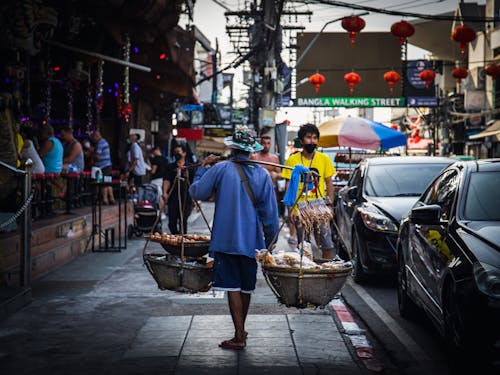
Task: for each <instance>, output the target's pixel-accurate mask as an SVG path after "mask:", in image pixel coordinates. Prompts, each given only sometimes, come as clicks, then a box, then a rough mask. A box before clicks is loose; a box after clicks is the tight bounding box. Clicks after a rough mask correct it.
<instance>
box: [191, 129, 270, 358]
mask: <svg viewBox="0 0 500 375" xmlns="http://www.w3.org/2000/svg"><path fill="white" fill-rule="evenodd" d="M224 143H225V144H226V145H227V146H229V147H230V148H231V149H232V159H231V160H226V161H222V162H219V163H217V164H214V165H211V164H213V163H214V162H215V161H216V160H217V157H215V156H213V155H210V156H208V157H207V158H205V159H204V160H203V161H202V163H201V164H202V166H201V167H200V168H199V169H198V172H197V174H196V176H195V178H194V182H193V184H192V185H191V187H190V189H189V192H190V193H191V196H192V197H193V199H201V200H207V199H208V198H210V197H211V196H212V195H213V194H215V214H214V224H213V230H212V240H211V244H210V255H211V256H212V257H214V268H213V278H212V281H213V284H212V286H213V289H214V290H223V291H227V294H228V303H229V310H230V311H231V317H232V319H233V324H234V329H235V335H234V337H233V338H231V339H229V340H225V341H222V342H221V343H220V344H219V346H220V347H222V348H225V349H235V350H238V349H243V348H245V346H246V337H247V332H246V331H245V320H246V316H247V313H248V308H249V305H250V296H251V294H252V293H253V292H254V290H255V284H256V279H257V262H256V260H255V255H256V250H261V249H264V248H269V247H270V246H271V243H272V241H273V240H274V239H275V237H276V234H277V232H278V229H279V221H278V208H277V204H276V198H275V195H274V189H273V184H272V181H271V178H270V176H269V173H267V171H266V170H265V169H264V168H262V167H261V166H259V165H257V164H255V163H250V154H251V153H253V152H255V151H260V150H261V149H262V146H261V145H260V144H259V143H258V142H256V141H255V137H254V136H253V134H251V133H250V132H249V131H248V130H247V129H246V128H242V129H237V130H236V131H235V132H234V134H233V136H230V137H227V138H226V139H225V141H224ZM233 160H234V161H233ZM247 161H248V162H247Z"/></svg>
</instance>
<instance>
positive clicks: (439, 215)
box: [397, 159, 500, 359]
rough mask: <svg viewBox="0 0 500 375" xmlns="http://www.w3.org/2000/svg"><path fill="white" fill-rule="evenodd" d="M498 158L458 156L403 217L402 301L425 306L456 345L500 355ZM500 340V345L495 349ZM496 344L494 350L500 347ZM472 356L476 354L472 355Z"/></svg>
mask: <svg viewBox="0 0 500 375" xmlns="http://www.w3.org/2000/svg"><path fill="white" fill-rule="evenodd" d="M499 186H500V159H496V160H481V161H467V162H456V163H455V164H453V165H451V166H449V167H448V168H447V169H445V170H444V171H443V172H442V173H440V174H439V176H438V177H437V178H436V179H435V180H434V181H433V182H432V183H431V184H430V185H429V187H428V188H427V189H426V191H425V192H424V193H423V194H422V196H421V197H420V198H419V200H418V201H417V203H416V204H415V206H414V208H413V209H412V210H411V211H410V213H409V214H408V216H407V217H405V218H404V219H403V220H402V222H401V229H400V233H399V239H398V243H397V246H398V248H397V249H398V253H397V254H398V279H399V280H398V281H399V282H398V302H399V311H400V313H401V315H402V316H403V317H411V316H412V315H414V314H415V313H416V312H417V311H419V307H420V308H423V310H424V311H425V312H426V313H427V315H428V316H429V317H430V318H431V320H432V321H433V322H434V323H435V324H436V326H437V328H438V329H439V331H440V333H441V334H442V335H444V337H445V338H446V340H447V343H448V348H449V349H450V348H451V349H452V350H453V351H454V352H456V351H457V350H458V351H459V350H460V349H461V348H464V347H465V346H466V344H468V345H469V350H468V351H467V352H466V353H470V350H471V349H472V350H474V349H477V348H481V349H482V350H481V352H482V353H483V354H485V353H486V354H491V355H493V357H492V358H495V357H496V359H498V358H500V333H499V331H500V322H499V317H500V189H499ZM495 343H496V349H494V346H495ZM494 350H496V353H494ZM469 358H470V357H469Z"/></svg>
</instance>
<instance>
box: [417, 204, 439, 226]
mask: <svg viewBox="0 0 500 375" xmlns="http://www.w3.org/2000/svg"><path fill="white" fill-rule="evenodd" d="M440 219H441V207H440V206H438V205H437V204H431V205H427V206H421V207H415V208H413V209H412V210H411V213H410V221H411V222H412V223H413V224H426V225H439V224H440V223H441V220H440Z"/></svg>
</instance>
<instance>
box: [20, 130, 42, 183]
mask: <svg viewBox="0 0 500 375" xmlns="http://www.w3.org/2000/svg"><path fill="white" fill-rule="evenodd" d="M20 133H21V136H22V137H23V140H24V145H23V148H22V149H21V159H22V161H23V162H25V161H26V160H28V159H31V160H32V161H33V167H32V168H31V173H33V174H41V173H45V166H44V165H43V162H42V159H41V158H40V155H38V152H37V151H36V149H35V145H34V144H33V140H32V139H33V138H32V136H31V134H30V133H31V129H30V128H21V131H20Z"/></svg>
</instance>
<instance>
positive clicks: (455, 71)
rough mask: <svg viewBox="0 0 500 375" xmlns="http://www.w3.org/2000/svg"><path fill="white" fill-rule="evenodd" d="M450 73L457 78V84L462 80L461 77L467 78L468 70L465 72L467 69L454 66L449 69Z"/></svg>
mask: <svg viewBox="0 0 500 375" xmlns="http://www.w3.org/2000/svg"><path fill="white" fill-rule="evenodd" d="M451 75H452V76H453V78H455V79H456V80H457V82H458V84H460V83H461V82H462V79H465V78H467V76H468V75H469V72H467V69H465V68H454V69H453V70H452V71H451Z"/></svg>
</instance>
